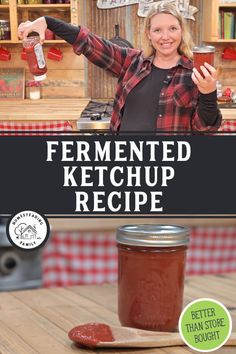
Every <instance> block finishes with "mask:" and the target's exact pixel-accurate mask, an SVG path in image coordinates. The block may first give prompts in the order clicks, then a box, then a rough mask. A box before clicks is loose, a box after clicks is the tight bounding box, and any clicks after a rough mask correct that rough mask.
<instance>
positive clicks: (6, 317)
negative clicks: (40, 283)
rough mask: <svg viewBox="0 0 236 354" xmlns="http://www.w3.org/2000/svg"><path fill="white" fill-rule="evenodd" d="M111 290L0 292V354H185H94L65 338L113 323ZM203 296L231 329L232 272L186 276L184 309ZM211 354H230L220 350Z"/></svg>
mask: <svg viewBox="0 0 236 354" xmlns="http://www.w3.org/2000/svg"><path fill="white" fill-rule="evenodd" d="M116 293H117V290H116V286H112V285H103V286H102V285H101V286H76V287H68V288H52V289H37V290H24V291H14V292H2V293H0V353H1V354H35V353H39V354H70V353H71V354H72V353H78V354H79V353H80V354H85V353H88V354H89V353H99V354H109V353H112V354H121V353H124V354H128V353H129V354H130V353H140V354H141V353H142V354H144V353H147V354H148V353H152V354H164V353H165V354H177V353H181V354H188V353H193V351H192V350H191V349H190V348H188V347H181V348H180V347H169V348H165V349H164V350H162V349H140V350H137V349H134V350H132V349H127V350H126V349H119V350H116V349H114V350H108V349H107V350H102V349H99V350H97V351H93V350H86V349H79V348H77V347H75V346H74V345H73V344H72V342H71V341H70V340H69V339H68V337H67V333H68V331H69V330H70V329H71V328H72V327H74V326H76V325H78V324H79V323H82V322H84V323H86V322H103V323H104V322H105V323H107V324H111V325H118V324H119V322H118V318H117V307H116V304H117V297H116ZM202 297H209V298H213V299H215V300H218V301H221V302H222V303H223V304H224V305H225V306H226V307H228V309H229V311H230V313H231V316H232V320H233V329H234V331H235V328H236V327H235V326H236V305H235V298H236V273H229V274H227V275H219V276H213V275H209V276H200V277H198V276H195V277H189V278H187V280H186V285H185V300H184V302H185V305H186V304H187V303H189V302H190V301H192V300H194V299H197V298H202ZM215 353H217V354H221V353H222V354H234V353H235V347H224V348H221V349H218V350H217V351H215Z"/></svg>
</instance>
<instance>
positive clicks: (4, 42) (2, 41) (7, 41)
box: [0, 39, 13, 45]
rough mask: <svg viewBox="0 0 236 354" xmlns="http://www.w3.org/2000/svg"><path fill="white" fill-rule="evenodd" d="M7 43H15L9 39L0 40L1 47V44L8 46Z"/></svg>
mask: <svg viewBox="0 0 236 354" xmlns="http://www.w3.org/2000/svg"><path fill="white" fill-rule="evenodd" d="M7 43H9V44H10V43H13V42H12V41H11V40H10V39H8V40H0V45H1V44H7Z"/></svg>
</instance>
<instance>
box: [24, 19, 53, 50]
mask: <svg viewBox="0 0 236 354" xmlns="http://www.w3.org/2000/svg"><path fill="white" fill-rule="evenodd" d="M46 29H47V23H46V20H45V18H44V17H39V18H37V20H35V21H33V22H31V21H26V22H22V23H21V24H20V25H19V27H18V36H19V38H20V39H25V38H26V37H27V36H28V34H29V33H30V32H37V33H38V34H39V37H40V43H41V44H43V42H44V39H45V31H46Z"/></svg>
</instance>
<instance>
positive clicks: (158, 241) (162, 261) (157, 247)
mask: <svg viewBox="0 0 236 354" xmlns="http://www.w3.org/2000/svg"><path fill="white" fill-rule="evenodd" d="M188 241H189V230H188V229H187V228H185V227H181V226H174V225H169V226H168V225H127V226H122V227H120V228H119V229H118V231H117V242H118V315H119V319H120V322H121V324H122V325H123V326H127V327H135V328H140V329H145V330H154V331H155V330H156V331H168V332H169V331H175V330H176V329H177V326H178V320H179V316H180V314H181V311H182V303H183V290H184V272H185V262H186V250H187V243H188Z"/></svg>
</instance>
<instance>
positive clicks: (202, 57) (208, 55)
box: [192, 45, 215, 74]
mask: <svg viewBox="0 0 236 354" xmlns="http://www.w3.org/2000/svg"><path fill="white" fill-rule="evenodd" d="M192 51H193V66H194V67H195V68H196V69H197V70H198V71H199V72H200V74H201V73H202V71H201V66H202V65H204V63H208V64H210V65H211V66H214V56H215V47H213V46H211V45H202V46H197V47H193V49H192Z"/></svg>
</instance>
